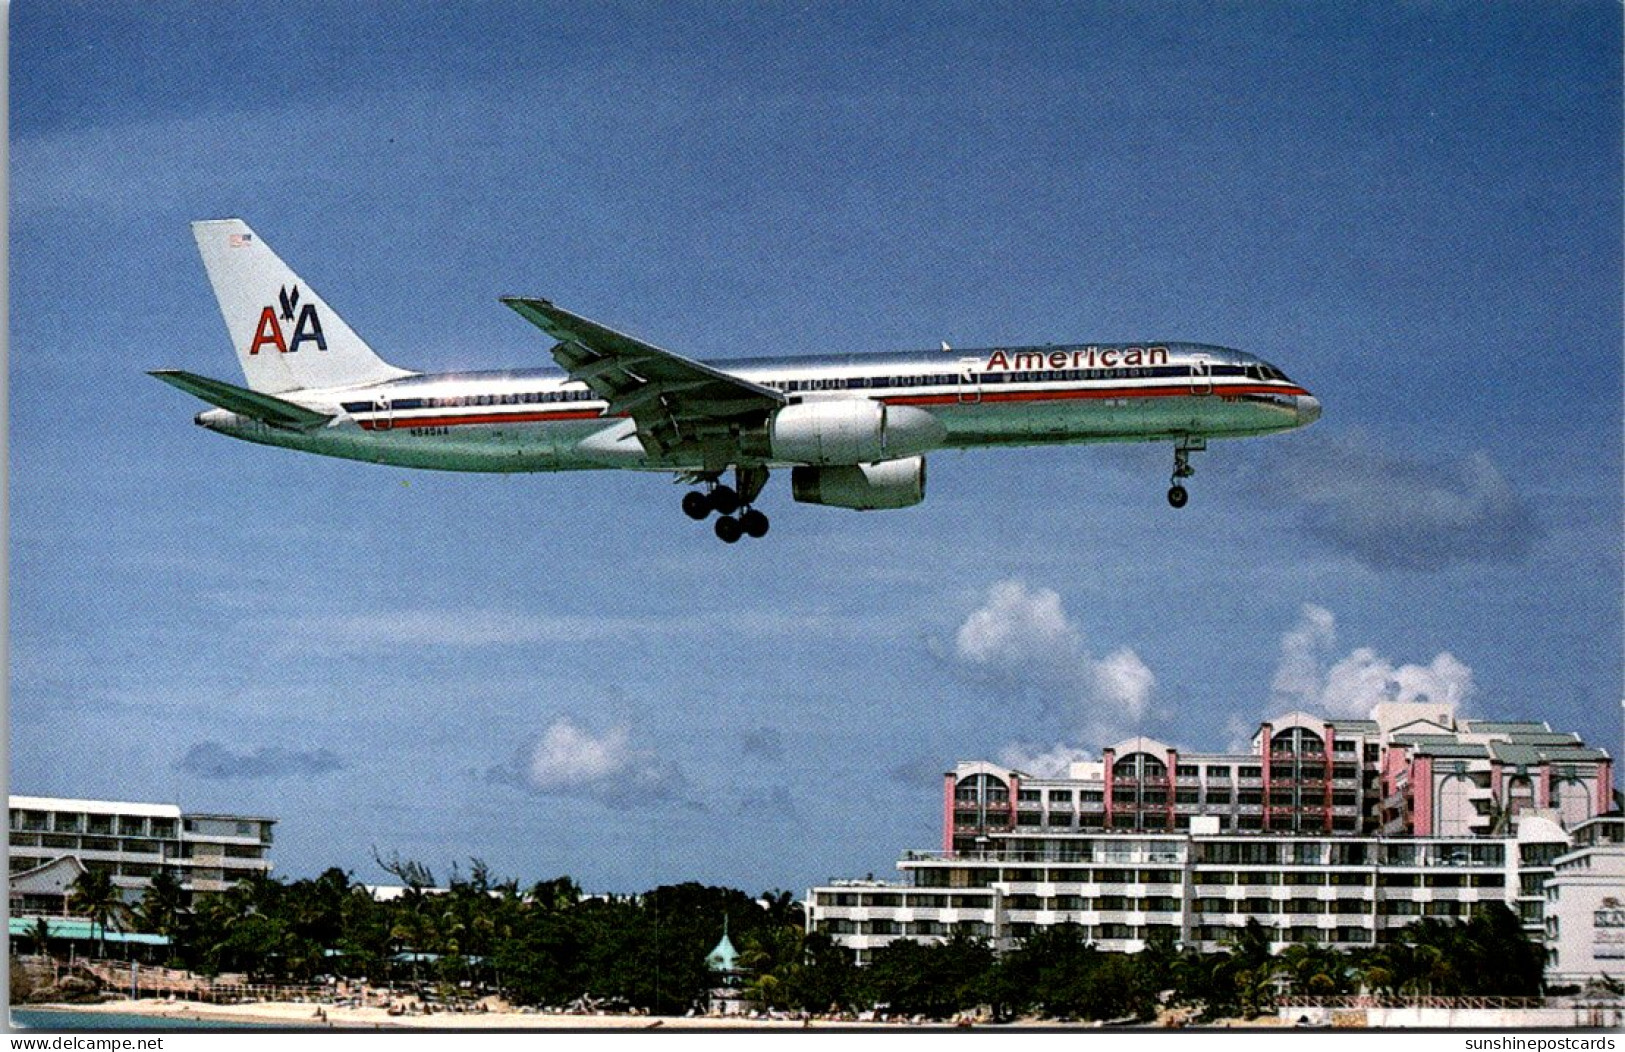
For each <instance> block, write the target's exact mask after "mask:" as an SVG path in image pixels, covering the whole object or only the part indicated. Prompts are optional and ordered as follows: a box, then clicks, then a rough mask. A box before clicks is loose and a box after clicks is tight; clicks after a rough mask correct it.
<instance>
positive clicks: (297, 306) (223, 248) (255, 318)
mask: <svg viewBox="0 0 1625 1052" xmlns="http://www.w3.org/2000/svg"><path fill="white" fill-rule="evenodd" d="M192 236H193V237H194V238H196V239H197V250H198V254H199V255H201V256H202V257H203V269H205V270H206V271H208V273H209V283H210V284H211V285H213V286H214V296H215V299H216V300H218V301H219V303H220V313H221V315H222V316H224V317H225V319H226V330H227V331H228V332H230V333H231V342H232V345H233V346H234V347H236V349H237V360H238V361H239V362H241V363H242V366H243V376H244V377H245V378H246V379H247V380H248V386H249V388H250V389H252V390H254V391H259V392H262V393H265V394H281V393H284V392H287V391H297V390H300V389H302V388H307V387H351V386H356V385H359V384H371V383H379V382H381V381H384V380H393V379H396V378H398V377H402V376H410V375H412V374H411V373H410V372H408V371H407V370H405V369H397V368H395V366H393V365H390V364H389V363H388V362H386V361H384V360H383V359H382V358H380V357H378V355H376V354H374V353H373V350H372V348H371V347H368V346H367V344H366V341H364V340H363V339H362V338H361V337H359V336H357V335H356V333H355V330H354V329H352V328H350V326H349V325H347V324H345V322H344V319H343V318H341V317H339V316H338V313H337V312H336V311H334V310H333V308H331V307H329V306H328V305H327V303H326V302H325V301H324V300H323V299H322V298H321V297H320V296H319V295H317V294H316V292H315V290H314V289H312V288H310V287H309V286H308V285H306V284H305V283H304V282H303V281H301V280H300V278H299V275H297V274H295V273H294V272H293V271H292V270H291V269H289V267H288V265H287V264H286V263H284V262H282V260H281V259H279V258H278V257H277V254H276V253H275V252H272V251H271V248H270V246H269V245H267V244H266V243H265V242H263V241H261V240H260V239H259V236H258V235H256V234H255V233H254V231H252V230H251V229H249V226H248V224H247V223H245V222H243V221H242V220H241V219H205V220H199V221H197V222H195V223H193V224H192Z"/></svg>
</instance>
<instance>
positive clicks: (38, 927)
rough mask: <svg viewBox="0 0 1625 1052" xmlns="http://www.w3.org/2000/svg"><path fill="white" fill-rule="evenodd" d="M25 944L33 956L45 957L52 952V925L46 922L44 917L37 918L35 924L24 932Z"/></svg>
mask: <svg viewBox="0 0 1625 1052" xmlns="http://www.w3.org/2000/svg"><path fill="white" fill-rule="evenodd" d="M23 941H24V945H26V946H27V947H28V949H29V951H30V954H31V956H34V957H45V956H48V955H49V954H50V952H51V926H50V925H49V924H47V923H45V918H44V917H39V918H37V919H36V920H35V921H34V923H33V925H32V926H30V927H29V928H28V929H27V931H25V932H24V933H23Z"/></svg>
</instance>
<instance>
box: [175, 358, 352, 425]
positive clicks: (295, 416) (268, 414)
mask: <svg viewBox="0 0 1625 1052" xmlns="http://www.w3.org/2000/svg"><path fill="white" fill-rule="evenodd" d="M150 375H152V376H155V377H157V378H158V379H160V380H162V381H163V382H164V383H166V384H168V385H169V386H171V387H175V388H179V389H180V390H182V391H185V392H186V393H187V394H189V395H196V396H197V397H198V398H201V399H203V400H204V401H205V402H208V403H209V404H210V405H213V406H219V407H220V408H221V409H224V410H227V411H228V412H232V413H237V414H238V415H240V416H246V417H252V418H253V419H255V420H263V421H265V422H266V423H267V424H273V425H275V426H277V427H287V428H293V429H294V430H297V431H309V430H311V429H313V428H317V427H321V426H322V425H323V424H325V423H327V422H328V421H329V420H332V419H333V418H332V417H331V416H329V415H327V414H326V413H318V412H317V411H316V410H314V409H306V408H305V407H304V406H302V405H294V404H293V403H292V402H289V401H287V400H285V399H282V398H277V397H276V396H274V395H268V394H264V393H262V392H260V391H250V390H249V389H248V388H246V387H238V386H236V385H235V384H228V383H226V382H225V381H223V380H211V379H209V378H208V377H207V376H199V375H197V374H196V373H188V372H183V371H182V370H180V369H155V370H153V371H152V373H151V374H150Z"/></svg>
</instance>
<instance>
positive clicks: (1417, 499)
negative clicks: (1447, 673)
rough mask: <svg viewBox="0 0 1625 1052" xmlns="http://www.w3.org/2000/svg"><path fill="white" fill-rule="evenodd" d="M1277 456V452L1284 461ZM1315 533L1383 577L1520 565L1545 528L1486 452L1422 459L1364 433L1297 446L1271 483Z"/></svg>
mask: <svg viewBox="0 0 1625 1052" xmlns="http://www.w3.org/2000/svg"><path fill="white" fill-rule="evenodd" d="M1277 455H1279V454H1277ZM1269 478H1270V482H1269V486H1270V487H1271V492H1272V493H1274V492H1278V490H1279V489H1283V488H1284V490H1285V491H1286V492H1287V493H1288V494H1290V495H1291V496H1292V497H1293V498H1294V499H1295V500H1296V501H1297V503H1298V506H1299V508H1300V509H1301V514H1302V516H1303V521H1304V525H1305V526H1306V527H1307V529H1308V531H1309V532H1310V533H1313V534H1315V535H1316V536H1318V537H1320V538H1321V539H1322V540H1324V541H1326V542H1328V543H1330V544H1331V545H1332V546H1333V547H1336V548H1338V549H1340V550H1342V551H1344V552H1347V553H1348V554H1350V555H1352V556H1353V557H1354V558H1356V559H1358V560H1359V561H1360V562H1362V563H1364V564H1365V565H1366V566H1369V567H1371V568H1373V569H1377V570H1424V571H1426V570H1437V569H1440V568H1441V567H1446V566H1450V565H1454V564H1459V563H1517V562H1521V561H1523V559H1525V558H1526V557H1527V556H1528V554H1529V552H1530V550H1531V549H1532V547H1533V545H1534V543H1535V541H1537V540H1538V539H1539V538H1540V537H1541V536H1542V535H1543V533H1544V529H1543V527H1542V525H1541V523H1540V521H1539V519H1538V518H1537V517H1536V516H1535V514H1534V513H1533V511H1532V510H1531V509H1530V508H1529V506H1528V505H1527V504H1526V502H1525V501H1524V500H1523V498H1522V496H1521V495H1520V494H1519V493H1518V491H1517V490H1516V489H1515V488H1514V487H1513V485H1512V483H1511V482H1510V481H1508V479H1507V478H1506V476H1505V475H1504V474H1502V472H1501V470H1500V468H1499V467H1497V466H1496V464H1495V462H1494V461H1492V460H1491V459H1490V458H1489V457H1488V456H1486V455H1485V454H1483V453H1474V454H1472V455H1471V456H1468V457H1465V458H1463V459H1461V460H1459V461H1455V462H1443V461H1438V462H1435V461H1426V460H1418V459H1416V458H1415V457H1414V456H1412V455H1411V454H1409V453H1403V454H1401V453H1394V452H1390V451H1389V450H1387V449H1385V448H1383V446H1382V445H1380V444H1378V443H1375V442H1373V441H1371V440H1370V439H1367V438H1364V437H1362V436H1360V435H1357V434H1356V435H1351V436H1347V437H1345V438H1342V439H1340V440H1337V441H1329V440H1326V439H1324V438H1320V439H1312V440H1311V441H1309V442H1307V443H1302V444H1295V445H1294V448H1293V451H1292V452H1291V454H1290V455H1289V456H1285V457H1283V459H1282V460H1281V461H1280V467H1279V470H1276V471H1272V472H1271V473H1270V475H1269Z"/></svg>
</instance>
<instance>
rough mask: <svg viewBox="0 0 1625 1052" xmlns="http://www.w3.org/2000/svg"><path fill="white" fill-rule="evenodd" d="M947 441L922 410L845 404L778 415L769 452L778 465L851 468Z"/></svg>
mask: <svg viewBox="0 0 1625 1052" xmlns="http://www.w3.org/2000/svg"><path fill="white" fill-rule="evenodd" d="M946 435H947V431H946V430H945V429H944V428H943V426H942V422H941V421H939V420H938V419H937V418H936V417H934V416H932V415H931V414H930V413H928V412H926V411H925V410H923V409H916V408H914V407H913V406H889V405H886V404H885V403H884V402H874V401H870V400H869V399H866V398H842V399H833V400H830V401H817V402H800V403H797V404H795V405H787V406H785V407H784V408H783V409H780V410H779V411H778V412H777V413H775V414H773V420H772V422H771V423H769V425H768V446H769V448H770V450H771V451H772V457H773V459H774V460H778V461H790V462H792V463H798V464H819V465H823V464H839V465H850V464H862V463H869V462H871V461H877V460H891V459H895V458H897V457H907V456H912V455H913V454H915V453H923V452H925V451H926V450H928V449H931V448H933V447H935V446H937V445H939V444H940V443H941V442H942V440H943V438H944V437H946ZM916 499H918V498H916ZM910 503H912V501H911V502H910ZM896 506H897V507H901V506H902V505H896Z"/></svg>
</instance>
